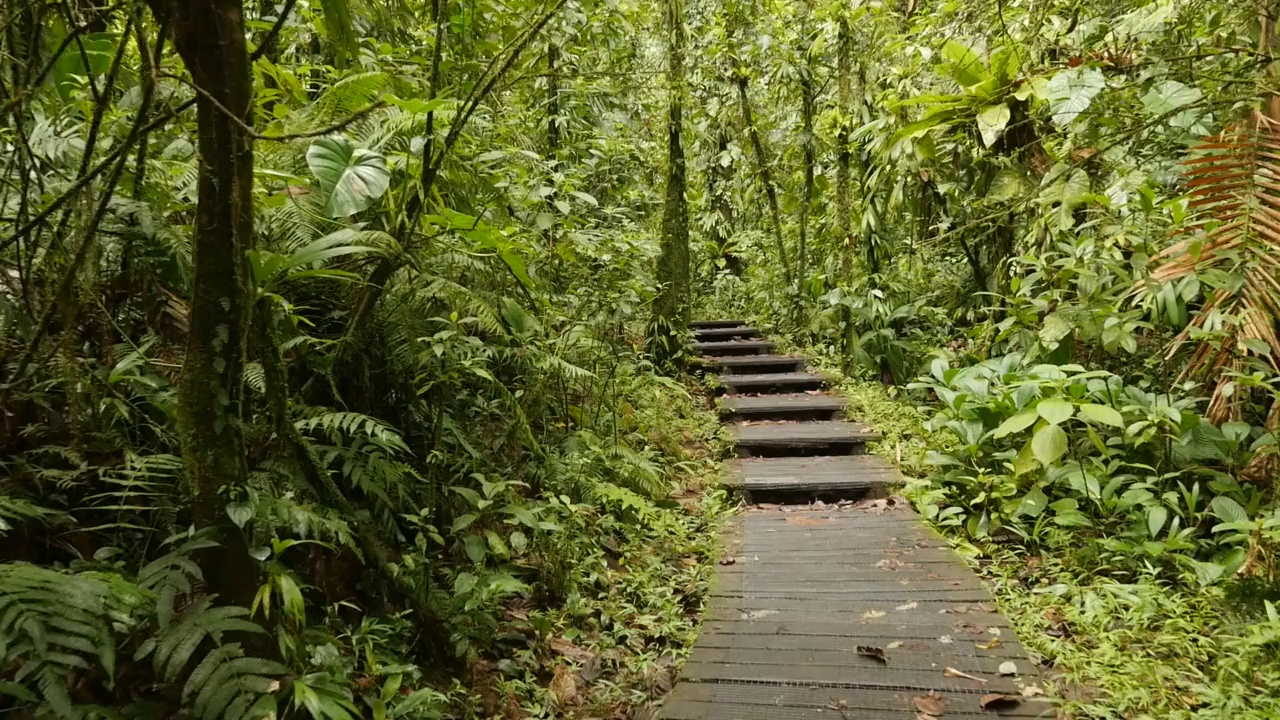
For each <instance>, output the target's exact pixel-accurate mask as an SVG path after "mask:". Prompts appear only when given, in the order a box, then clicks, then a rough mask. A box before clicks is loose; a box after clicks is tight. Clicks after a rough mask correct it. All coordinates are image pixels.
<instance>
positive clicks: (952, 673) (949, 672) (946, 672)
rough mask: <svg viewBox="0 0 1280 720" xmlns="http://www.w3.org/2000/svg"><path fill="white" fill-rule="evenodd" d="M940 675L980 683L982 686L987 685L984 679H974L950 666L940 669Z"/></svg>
mask: <svg viewBox="0 0 1280 720" xmlns="http://www.w3.org/2000/svg"><path fill="white" fill-rule="evenodd" d="M942 675H943V677H954V678H964V679H965V680H974V681H976V682H980V683H982V684H983V685H986V684H987V681H986V680H985V679H983V678H980V677H974V676H973V675H970V674H969V673H967V672H964V671H963V670H957V669H955V668H953V667H951V666H950V665H948V666H947V667H945V668H943V669H942Z"/></svg>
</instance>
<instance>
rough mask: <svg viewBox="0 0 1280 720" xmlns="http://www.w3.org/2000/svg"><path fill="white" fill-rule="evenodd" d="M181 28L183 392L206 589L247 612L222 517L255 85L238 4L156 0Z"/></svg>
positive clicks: (235, 531)
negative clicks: (185, 247)
mask: <svg viewBox="0 0 1280 720" xmlns="http://www.w3.org/2000/svg"><path fill="white" fill-rule="evenodd" d="M149 3H150V5H151V7H152V11H153V12H154V13H155V15H156V17H157V18H161V19H163V18H165V17H166V16H167V17H168V18H169V20H170V21H171V22H172V23H173V26H172V28H173V39H174V44H175V46H176V47H177V50H178V54H179V55H181V56H182V59H183V61H184V63H185V64H186V67H187V70H188V72H190V73H191V78H192V81H193V82H194V83H195V84H196V85H197V86H198V87H200V88H201V92H200V94H199V99H198V100H197V103H196V107H197V110H198V132H197V134H198V142H197V147H198V153H199V160H200V169H201V172H200V185H199V193H200V195H199V201H198V203H197V206H196V218H195V237H194V242H193V244H192V256H193V257H192V265H193V268H194V277H193V292H192V299H191V307H190V325H191V328H190V332H189V334H188V336H187V348H186V359H185V361H184V363H183V368H182V376H181V379H180V381H179V384H178V422H179V427H180V432H181V440H182V454H183V459H184V460H185V462H186V469H187V477H188V480H189V482H190V483H191V494H192V498H193V500H192V515H193V519H194V521H195V523H196V525H197V526H201V527H207V528H216V529H217V532H218V535H219V537H218V540H219V542H220V543H221V545H220V546H219V547H217V548H212V549H210V550H207V551H205V555H204V556H203V557H202V558H201V566H202V569H203V570H204V573H205V581H206V583H208V585H209V587H210V588H211V589H212V590H213V591H214V592H217V593H218V594H219V595H221V596H222V598H223V599H224V600H225V601H227V602H229V603H233V604H236V605H243V606H245V607H248V606H249V605H250V604H251V603H252V602H253V597H254V594H255V592H256V591H257V585H258V582H257V577H258V572H257V567H256V565H255V563H254V561H253V558H251V557H250V556H249V549H248V546H247V545H246V542H245V538H244V535H243V534H241V532H240V529H239V528H238V527H236V525H235V524H234V523H232V522H231V520H230V518H229V517H228V516H227V513H226V512H225V510H224V507H225V505H226V502H227V497H226V491H227V490H229V489H232V488H236V487H241V486H243V485H244V484H245V483H246V482H247V480H248V475H249V471H248V465H247V461H246V448H245V441H244V433H243V429H242V424H241V416H242V412H241V400H242V388H243V383H242V373H243V369H244V352H245V351H244V344H245V334H246V331H247V328H248V320H249V318H248V267H247V260H246V256H245V253H246V252H248V251H249V250H250V249H251V248H252V247H253V139H252V136H251V134H250V132H249V131H248V130H247V129H246V128H247V127H249V126H251V125H252V123H253V84H252V79H251V75H250V72H249V53H248V51H247V50H246V48H245V28H244V18H243V15H242V8H241V0H149Z"/></svg>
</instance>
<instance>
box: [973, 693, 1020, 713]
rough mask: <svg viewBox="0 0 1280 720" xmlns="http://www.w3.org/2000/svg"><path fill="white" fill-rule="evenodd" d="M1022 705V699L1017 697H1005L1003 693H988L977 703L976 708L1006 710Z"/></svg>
mask: <svg viewBox="0 0 1280 720" xmlns="http://www.w3.org/2000/svg"><path fill="white" fill-rule="evenodd" d="M1020 704H1022V698H1020V697H1018V696H1017V695H1006V694H1004V693H990V694H989V695H983V696H982V699H981V700H979V701H978V707H979V708H982V709H983V710H1008V709H1009V708H1014V707H1017V706H1018V705H1020Z"/></svg>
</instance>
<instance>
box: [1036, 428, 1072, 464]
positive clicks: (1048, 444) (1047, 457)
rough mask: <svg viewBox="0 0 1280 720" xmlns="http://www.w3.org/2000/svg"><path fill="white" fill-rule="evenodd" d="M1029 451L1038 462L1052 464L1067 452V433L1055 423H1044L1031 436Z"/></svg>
mask: <svg viewBox="0 0 1280 720" xmlns="http://www.w3.org/2000/svg"><path fill="white" fill-rule="evenodd" d="M1031 452H1033V453H1035V456H1036V459H1037V460H1039V461H1040V464H1042V465H1050V464H1052V463H1053V462H1054V461H1055V460H1057V459H1058V458H1060V457H1062V456H1063V454H1064V453H1066V452H1067V433H1066V432H1064V431H1063V429H1062V428H1060V427H1058V426H1057V425H1053V424H1049V425H1045V426H1044V427H1042V428H1040V429H1039V430H1037V431H1036V434H1035V435H1033V436H1031Z"/></svg>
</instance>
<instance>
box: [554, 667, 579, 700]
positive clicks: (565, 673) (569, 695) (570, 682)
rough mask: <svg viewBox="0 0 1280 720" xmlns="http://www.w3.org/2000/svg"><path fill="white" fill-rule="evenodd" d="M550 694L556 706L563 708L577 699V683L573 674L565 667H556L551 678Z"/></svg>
mask: <svg viewBox="0 0 1280 720" xmlns="http://www.w3.org/2000/svg"><path fill="white" fill-rule="evenodd" d="M551 694H552V695H553V696H554V697H555V699H556V705H558V706H560V707H565V706H567V705H569V704H570V703H572V702H573V701H574V700H576V699H577V697H578V681H577V680H575V679H574V673H573V671H572V670H570V669H569V667H568V666H567V665H559V666H557V667H556V673H555V675H554V676H552V678H551Z"/></svg>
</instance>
